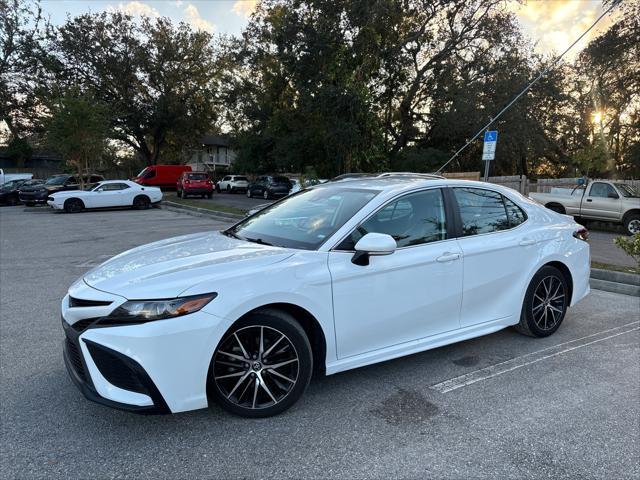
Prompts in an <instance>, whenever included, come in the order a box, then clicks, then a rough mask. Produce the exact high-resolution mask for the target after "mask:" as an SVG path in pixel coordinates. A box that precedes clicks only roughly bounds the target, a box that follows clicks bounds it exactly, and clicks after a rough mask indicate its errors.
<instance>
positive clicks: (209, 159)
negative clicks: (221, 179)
mask: <svg viewBox="0 0 640 480" xmlns="http://www.w3.org/2000/svg"><path fill="white" fill-rule="evenodd" d="M201 144H202V147H201V148H200V149H197V150H193V151H192V155H191V158H190V159H189V160H188V161H187V165H189V166H191V169H192V170H194V171H207V172H209V173H211V175H212V176H214V177H218V176H220V175H224V174H225V173H229V172H231V169H232V167H233V162H234V160H235V158H236V154H235V152H234V151H233V150H231V148H229V139H228V138H225V137H220V136H218V135H205V136H204V137H203V138H202V141H201Z"/></svg>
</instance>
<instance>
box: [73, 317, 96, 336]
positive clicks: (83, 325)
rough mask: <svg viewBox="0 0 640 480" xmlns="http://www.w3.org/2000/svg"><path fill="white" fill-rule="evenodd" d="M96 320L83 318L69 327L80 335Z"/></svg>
mask: <svg viewBox="0 0 640 480" xmlns="http://www.w3.org/2000/svg"><path fill="white" fill-rule="evenodd" d="M96 320H97V319H96V318H85V319H84V320H78V321H77V322H76V323H74V324H72V325H71V328H73V329H74V330H75V331H76V332H78V333H82V332H84V331H85V330H86V329H87V328H89V325H91V324H92V323H93V322H95V321H96Z"/></svg>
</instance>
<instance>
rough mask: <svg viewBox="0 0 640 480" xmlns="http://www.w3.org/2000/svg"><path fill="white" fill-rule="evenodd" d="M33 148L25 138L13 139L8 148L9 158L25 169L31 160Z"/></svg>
mask: <svg viewBox="0 0 640 480" xmlns="http://www.w3.org/2000/svg"><path fill="white" fill-rule="evenodd" d="M32 153H33V148H31V145H29V142H27V140H25V139H24V138H20V137H13V138H12V139H11V140H10V141H9V145H8V147H7V156H8V157H9V158H10V159H11V160H13V161H14V162H15V164H16V166H17V167H24V164H25V163H26V161H27V160H29V159H30V158H31V154H32Z"/></svg>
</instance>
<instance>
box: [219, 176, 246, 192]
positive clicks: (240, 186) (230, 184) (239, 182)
mask: <svg viewBox="0 0 640 480" xmlns="http://www.w3.org/2000/svg"><path fill="white" fill-rule="evenodd" d="M248 186H249V180H248V179H247V177H245V176H244V175H227V176H226V177H223V178H222V180H220V181H219V182H218V184H217V185H216V191H218V192H227V193H236V192H246V191H247V187H248Z"/></svg>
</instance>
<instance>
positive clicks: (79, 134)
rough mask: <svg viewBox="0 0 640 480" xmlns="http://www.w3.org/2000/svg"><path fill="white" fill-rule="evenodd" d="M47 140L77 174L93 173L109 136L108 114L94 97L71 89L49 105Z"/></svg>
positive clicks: (81, 179) (81, 177) (81, 176)
mask: <svg viewBox="0 0 640 480" xmlns="http://www.w3.org/2000/svg"><path fill="white" fill-rule="evenodd" d="M49 111H50V112H51V116H50V117H49V118H48V120H47V121H46V127H47V141H48V143H49V144H50V145H51V147H52V148H53V149H54V150H56V151H57V152H59V153H60V154H61V155H62V157H63V158H64V159H65V160H66V162H67V163H68V164H69V165H70V166H72V167H73V168H74V169H75V171H76V172H77V173H78V180H79V181H80V184H81V186H82V183H83V176H85V175H88V174H90V173H93V172H94V171H95V169H96V168H97V166H98V165H99V162H100V159H101V157H102V154H103V152H104V151H105V148H106V144H107V138H108V137H109V113H108V110H107V108H106V106H104V105H102V104H101V103H100V102H99V101H98V100H97V99H96V98H95V97H92V96H90V95H87V94H83V93H80V92H79V91H78V90H77V89H75V90H70V91H69V92H67V93H66V94H64V95H63V96H62V97H60V98H59V99H57V100H56V101H55V102H54V103H52V104H51V105H50V106H49Z"/></svg>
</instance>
